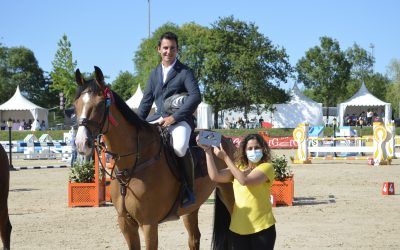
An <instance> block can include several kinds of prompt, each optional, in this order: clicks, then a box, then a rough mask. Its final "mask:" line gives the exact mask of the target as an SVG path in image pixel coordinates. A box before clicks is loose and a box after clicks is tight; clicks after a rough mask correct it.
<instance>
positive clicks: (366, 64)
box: [346, 43, 374, 82]
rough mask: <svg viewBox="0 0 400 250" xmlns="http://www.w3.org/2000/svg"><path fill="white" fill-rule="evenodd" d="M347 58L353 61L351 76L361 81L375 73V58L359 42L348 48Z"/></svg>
mask: <svg viewBox="0 0 400 250" xmlns="http://www.w3.org/2000/svg"><path fill="white" fill-rule="evenodd" d="M346 58H347V60H348V61H349V62H350V63H351V70H350V74H351V78H352V79H356V80H358V81H359V82H361V81H363V80H364V78H365V77H367V76H369V75H372V74H373V65H374V58H373V57H372V55H370V54H369V53H368V52H367V51H366V50H365V49H363V48H361V47H360V46H359V45H358V44H356V43H355V44H353V47H351V48H348V49H347V50H346Z"/></svg>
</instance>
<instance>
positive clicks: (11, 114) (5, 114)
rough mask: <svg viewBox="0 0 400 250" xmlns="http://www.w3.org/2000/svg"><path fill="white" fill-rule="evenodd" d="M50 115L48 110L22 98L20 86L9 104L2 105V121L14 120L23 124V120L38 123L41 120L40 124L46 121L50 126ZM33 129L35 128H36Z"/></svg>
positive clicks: (0, 108)
mask: <svg viewBox="0 0 400 250" xmlns="http://www.w3.org/2000/svg"><path fill="white" fill-rule="evenodd" d="M48 114H49V111H48V110H47V109H45V108H42V107H39V106H38V105H36V104H34V103H32V102H30V101H29V100H28V99H26V98H25V97H24V96H22V94H21V92H20V90H19V86H18V87H17V90H16V91H15V94H14V95H13V96H12V97H11V98H10V99H9V100H8V101H7V102H5V103H3V104H2V105H0V120H2V121H3V120H4V121H5V120H8V119H12V120H15V121H16V120H20V121H21V122H22V120H25V121H28V120H29V119H31V120H32V121H33V122H36V120H39V122H40V123H41V122H42V121H44V122H45V123H46V126H48ZM33 125H34V124H33ZM32 127H34V128H35V127H36V126H32ZM14 129H18V128H14Z"/></svg>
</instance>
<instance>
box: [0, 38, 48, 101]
mask: <svg viewBox="0 0 400 250" xmlns="http://www.w3.org/2000/svg"><path fill="white" fill-rule="evenodd" d="M48 83H49V82H48V81H47V80H46V79H45V77H44V73H43V70H42V69H41V68H40V67H39V65H38V62H37V60H36V58H35V55H34V53H33V52H32V51H31V50H29V49H27V48H25V47H12V48H7V47H4V46H2V45H0V90H1V91H0V101H1V102H5V101H7V100H8V99H9V98H11V96H12V95H13V94H14V92H15V90H16V88H17V86H19V87H20V90H21V92H22V93H23V95H24V96H25V97H26V98H28V99H29V100H30V101H32V102H33V103H35V104H37V105H39V106H43V107H48V105H49V104H50V103H49V101H51V100H49V99H45V98H43V97H44V96H47V95H48V93H49V91H50V90H49V84H48Z"/></svg>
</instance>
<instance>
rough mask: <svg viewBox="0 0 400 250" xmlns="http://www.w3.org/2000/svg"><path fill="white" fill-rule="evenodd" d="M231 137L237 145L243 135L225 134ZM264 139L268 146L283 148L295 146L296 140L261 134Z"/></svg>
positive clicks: (237, 145)
mask: <svg viewBox="0 0 400 250" xmlns="http://www.w3.org/2000/svg"><path fill="white" fill-rule="evenodd" d="M227 137H228V138H231V139H232V141H233V143H234V144H235V145H236V147H239V144H240V142H241V141H242V140H243V136H240V137H236V136H227ZM263 138H264V140H266V141H267V142H268V146H269V147H270V148H275V149H279V148H281V149H285V148H297V142H296V141H295V140H293V137H292V136H290V137H266V136H263Z"/></svg>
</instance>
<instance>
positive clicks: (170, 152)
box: [160, 128, 208, 223]
mask: <svg viewBox="0 0 400 250" xmlns="http://www.w3.org/2000/svg"><path fill="white" fill-rule="evenodd" d="M197 134H198V133H196V132H192V133H191V135H190V139H189V150H190V152H191V154H192V157H193V163H194V176H195V179H197V178H199V177H204V176H207V175H208V171H207V163H206V157H205V153H204V151H203V150H202V149H201V148H200V147H198V146H197V143H196V136H197ZM160 135H161V138H162V142H163V149H164V150H163V152H164V154H165V158H166V160H167V165H168V167H169V168H170V170H171V172H172V174H173V175H174V176H175V178H176V179H177V180H178V181H179V182H180V183H182V182H183V178H184V177H183V173H182V170H181V169H180V168H179V167H178V160H177V157H178V156H177V155H176V154H175V151H174V148H173V146H172V143H171V142H172V140H171V134H170V133H169V131H168V130H167V129H162V128H161V130H160ZM184 191H185V190H184V187H183V185H181V187H180V190H179V193H178V195H177V197H176V199H175V202H174V204H173V206H172V207H171V209H170V211H169V212H168V214H167V215H166V216H165V217H164V219H162V220H161V221H160V223H163V222H166V221H171V220H178V219H179V216H178V215H177V211H178V208H179V206H180V204H181V200H182V199H183V196H184Z"/></svg>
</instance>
